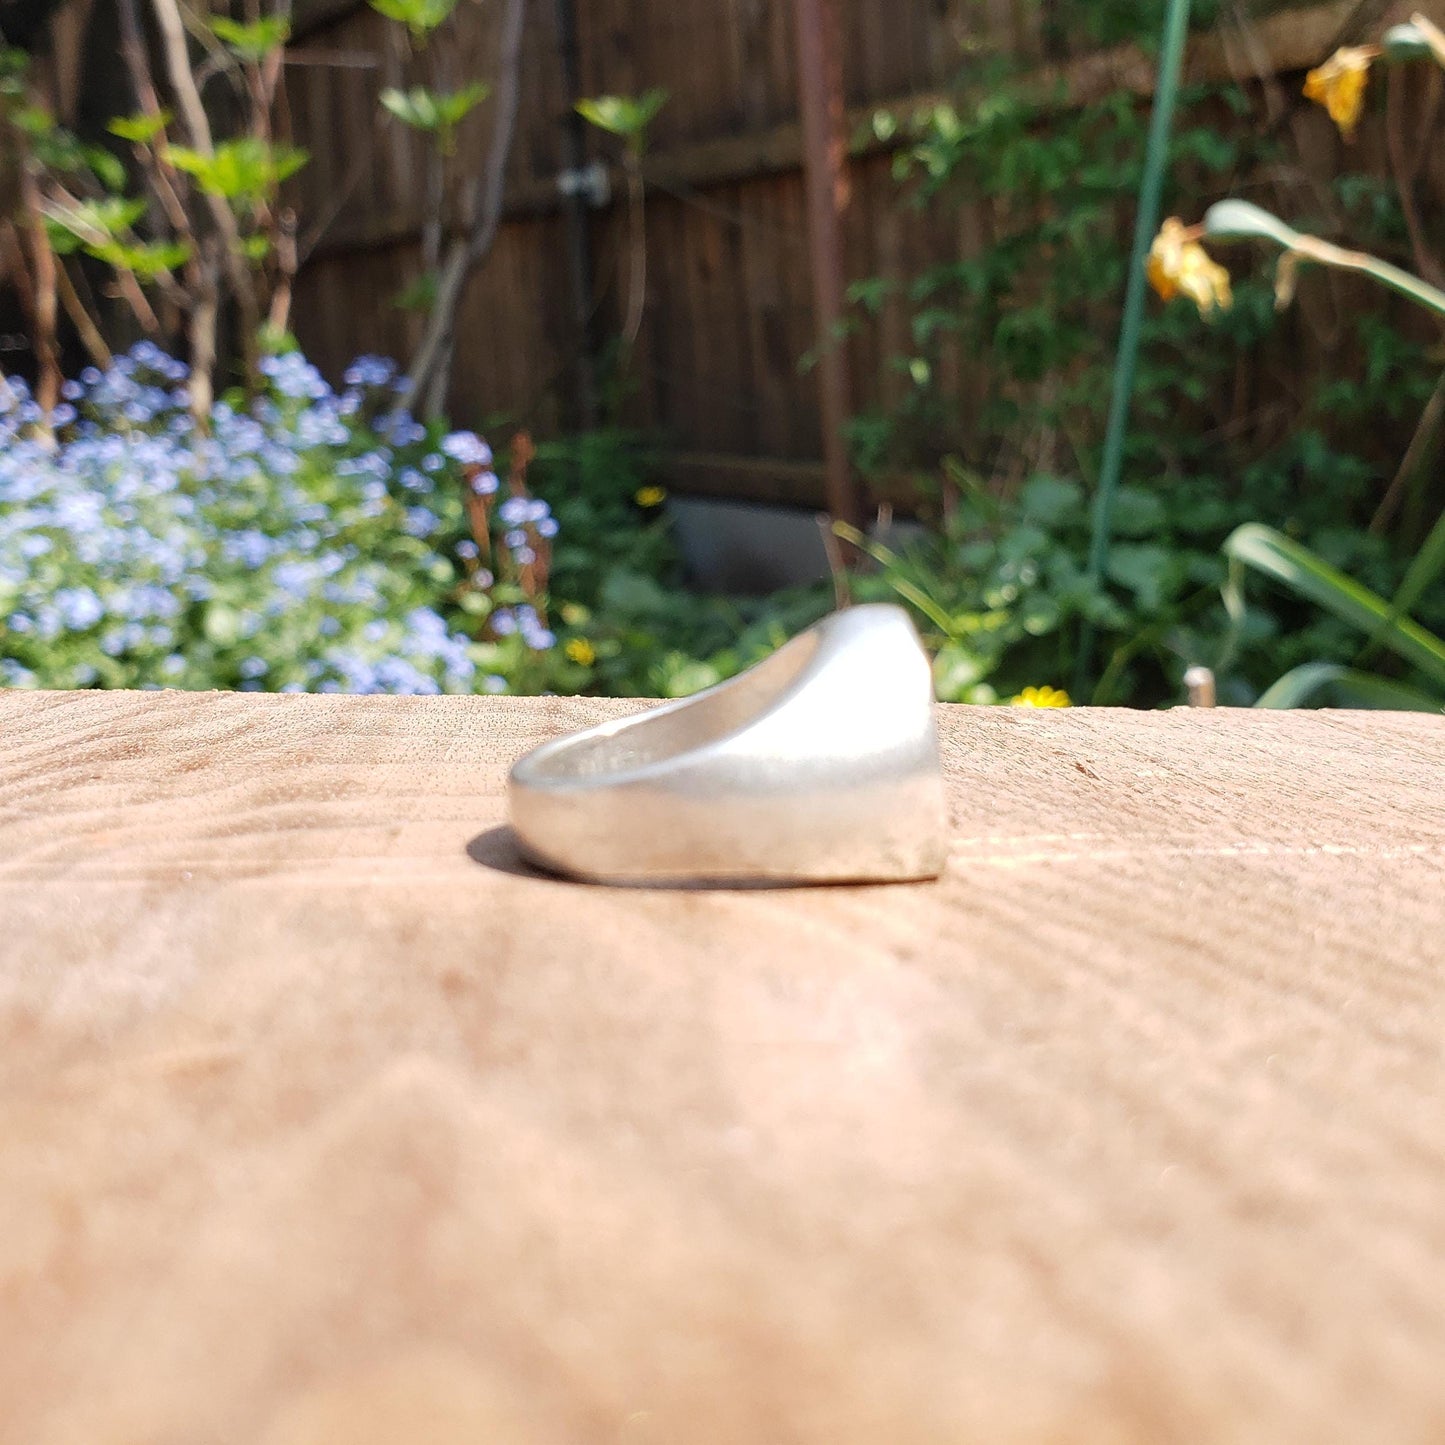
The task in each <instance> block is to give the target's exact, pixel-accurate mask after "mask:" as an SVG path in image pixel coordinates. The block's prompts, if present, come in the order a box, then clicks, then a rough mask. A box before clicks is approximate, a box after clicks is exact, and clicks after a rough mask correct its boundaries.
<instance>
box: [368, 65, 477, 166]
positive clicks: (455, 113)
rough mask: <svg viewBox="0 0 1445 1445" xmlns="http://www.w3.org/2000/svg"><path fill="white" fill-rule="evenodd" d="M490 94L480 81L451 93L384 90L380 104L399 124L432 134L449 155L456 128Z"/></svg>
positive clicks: (421, 88)
mask: <svg viewBox="0 0 1445 1445" xmlns="http://www.w3.org/2000/svg"><path fill="white" fill-rule="evenodd" d="M491 93H492V88H491V86H489V85H486V84H484V83H483V82H481V81H477V82H476V83H475V84H472V85H466V86H463V87H462V88H461V89H460V90H453V91H437V90H428V89H427V88H426V86H424V85H414V86H412V87H411V89H410V90H396V89H393V88H391V87H388V88H387V89H386V90H383V91H382V92H381V104H382V107H383V109H385V110H387V111H389V112H390V113H391V114H392V115H394V116H395V117H396V118H397V119H398V120H399V121H401V122H402V123H403V124H405V125H409V126H411V127H412V128H413V129H414V130H420V131H426V132H428V133H429V134H432V135H435V136H436V137H437V141H438V144H439V145H440V146H441V148H442V151H443V152H444V153H445V154H448V155H450V154H451V152H452V149H453V147H454V146H455V144H456V128H457V126H458V125H460V124H461V122H462V121H463V120H464V119H465V118H466V117H467V115H468V114H469V113H470V112H471V111H472V110H474V109H475V108H476V107H477V106H479V105H480V104H481V103H482V102H483V101H484V100H485V99H486V98H487V97H488V96H489V95H490V94H491Z"/></svg>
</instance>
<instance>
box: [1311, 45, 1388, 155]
mask: <svg viewBox="0 0 1445 1445" xmlns="http://www.w3.org/2000/svg"><path fill="white" fill-rule="evenodd" d="M1379 53H1380V48H1379V46H1377V45H1345V46H1342V47H1341V48H1340V49H1339V50H1337V51H1335V53H1334V54H1333V55H1332V56H1330V58H1329V59H1328V60H1327V61H1325V63H1324V64H1323V65H1319V66H1316V67H1315V69H1313V70H1312V71H1310V73H1309V74H1308V75H1307V76H1305V98H1306V99H1308V100H1314V101H1318V102H1319V103H1320V104H1321V105H1322V106H1324V108H1325V109H1326V110H1327V111H1329V113H1330V119H1331V120H1332V121H1334V123H1335V124H1336V125H1337V126H1339V128H1340V134H1341V135H1342V136H1344V138H1345V139H1346V140H1349V139H1350V137H1351V136H1352V135H1354V133H1355V127H1356V126H1357V125H1358V124H1359V123H1360V112H1361V111H1363V110H1364V108H1365V85H1366V83H1367V82H1368V81H1369V78H1370V63H1371V62H1372V61H1373V60H1374V59H1375V58H1376V57H1377V56H1378V55H1379Z"/></svg>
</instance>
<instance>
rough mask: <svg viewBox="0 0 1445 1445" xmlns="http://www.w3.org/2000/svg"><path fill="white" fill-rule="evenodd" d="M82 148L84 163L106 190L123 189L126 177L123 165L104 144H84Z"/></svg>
mask: <svg viewBox="0 0 1445 1445" xmlns="http://www.w3.org/2000/svg"><path fill="white" fill-rule="evenodd" d="M84 150H85V159H86V163H87V164H88V165H89V166H90V168H91V170H92V171H94V172H95V176H96V179H97V180H98V181H99V182H100V183H101V185H103V186H104V187H105V188H106V190H108V191H112V192H115V191H123V190H124V189H125V183H126V180H127V179H128V178H127V176H126V173H125V167H124V166H123V165H122V164H121V163H120V162H119V161H118V160H117V159H116V158H115V157H114V156H113V155H111V153H110V152H109V151H108V150H106V149H105V148H104V146H86V147H85V148H84Z"/></svg>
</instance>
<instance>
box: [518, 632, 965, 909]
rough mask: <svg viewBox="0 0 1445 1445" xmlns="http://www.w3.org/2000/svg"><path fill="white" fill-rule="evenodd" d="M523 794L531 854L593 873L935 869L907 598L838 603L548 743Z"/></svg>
mask: <svg viewBox="0 0 1445 1445" xmlns="http://www.w3.org/2000/svg"><path fill="white" fill-rule="evenodd" d="M510 804H511V814H512V827H513V831H514V832H515V834H516V837H517V840H518V842H519V844H520V845H521V848H522V851H523V853H524V854H525V855H526V857H527V858H528V859H529V860H530V861H531V862H533V863H536V864H538V865H539V866H541V867H543V868H546V869H548V870H549V871H552V872H556V873H564V874H568V875H570V876H572V877H575V878H581V879H586V880H590V881H595V882H606V883H634V884H636V883H644V884H645V883H654V884H658V883H687V882H696V883H707V882H711V883H771V884H779V885H781V884H787V883H843V882H890V881H902V880H907V879H920V878H933V877H936V876H937V875H938V874H939V873H940V872H941V871H942V869H943V861H944V856H945V837H946V829H945V809H944V801H943V779H942V772H941V768H940V765H939V754H938V738H937V733H936V731H935V728H934V722H933V679H932V671H931V669H930V667H929V663H928V657H927V654H926V653H925V652H924V651H923V647H922V645H921V643H920V642H919V640H918V634H917V632H915V631H914V628H913V624H912V622H911V621H910V620H909V618H908V615H907V614H906V613H905V612H904V611H903V610H902V609H901V608H899V607H893V606H886V605H869V606H863V607H852V608H848V609H847V610H845V611H842V612H836V613H834V614H832V615H831V616H829V617H826V618H824V619H823V621H822V622H820V623H818V624H817V626H815V627H813V628H810V629H809V630H808V631H807V632H804V633H801V634H800V635H799V636H797V637H795V638H793V640H792V641H791V642H789V643H787V644H786V645H785V646H784V647H782V648H780V649H779V650H778V651H777V652H775V653H774V654H773V655H772V656H771V657H769V658H767V659H765V660H764V661H763V662H760V663H759V664H757V666H755V667H753V668H750V669H749V670H748V671H747V672H744V673H742V674H741V675H739V676H738V677H735V678H732V679H730V680H729V681H727V682H724V683H720V684H719V685H718V686H716V687H713V688H709V689H708V690H707V691H706V692H701V693H698V694H696V695H695V696H693V697H689V698H683V699H681V700H680V701H678V702H671V703H665V704H664V705H663V706H661V707H658V708H654V709H653V710H652V711H650V712H646V713H641V714H639V715H638V716H636V717H629V718H623V719H620V720H618V721H616V722H608V723H603V724H602V725H601V726H599V727H594V728H589V729H587V730H586V731H584V732H579V733H574V734H573V735H571V736H570V737H565V738H560V739H558V740H557V741H555V742H550V743H544V744H543V745H542V746H541V747H539V748H537V749H535V750H534V751H533V752H531V753H528V754H527V756H526V757H524V758H522V759H521V760H520V761H519V762H518V763H517V764H516V766H515V767H514V768H513V769H512V774H511V780H510Z"/></svg>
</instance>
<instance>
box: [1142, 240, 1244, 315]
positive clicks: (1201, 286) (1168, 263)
mask: <svg viewBox="0 0 1445 1445" xmlns="http://www.w3.org/2000/svg"><path fill="white" fill-rule="evenodd" d="M1199 236H1200V228H1199V227H1198V226H1192V227H1191V226H1186V225H1185V224H1184V222H1183V221H1181V220H1180V219H1179V217H1178V216H1170V217H1169V219H1168V220H1167V221H1165V222H1164V224H1163V225H1162V226H1161V227H1160V228H1159V234H1158V235H1157V236H1155V237H1154V244H1153V245H1152V246H1150V247H1149V284H1150V285H1151V286H1152V287H1153V288H1154V289H1155V290H1156V291H1157V292H1158V293H1159V295H1160V296H1161V297H1162V298H1163V299H1164V300H1165V301H1172V300H1173V299H1174V298H1175V297H1176V296H1178V295H1179V294H1180V293H1181V292H1182V293H1183V294H1184V295H1185V296H1187V297H1189V299H1190V300H1191V301H1192V302H1193V303H1194V304H1195V305H1196V306H1197V307H1198V308H1199V314H1200V315H1201V316H1208V315H1209V314H1210V312H1211V311H1213V310H1214V308H1215V307H1216V306H1217V307H1219V309H1220V310H1221V311H1228V310H1229V308H1230V307H1231V306H1232V305H1233V304H1234V294H1233V292H1232V291H1231V290H1230V288H1229V272H1228V271H1226V270H1225V269H1224V267H1223V266H1221V265H1220V264H1219V263H1218V262H1217V261H1213V260H1211V259H1210V256H1209V252H1208V251H1206V250H1205V249H1204V247H1203V246H1201V245H1200V244H1199Z"/></svg>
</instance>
